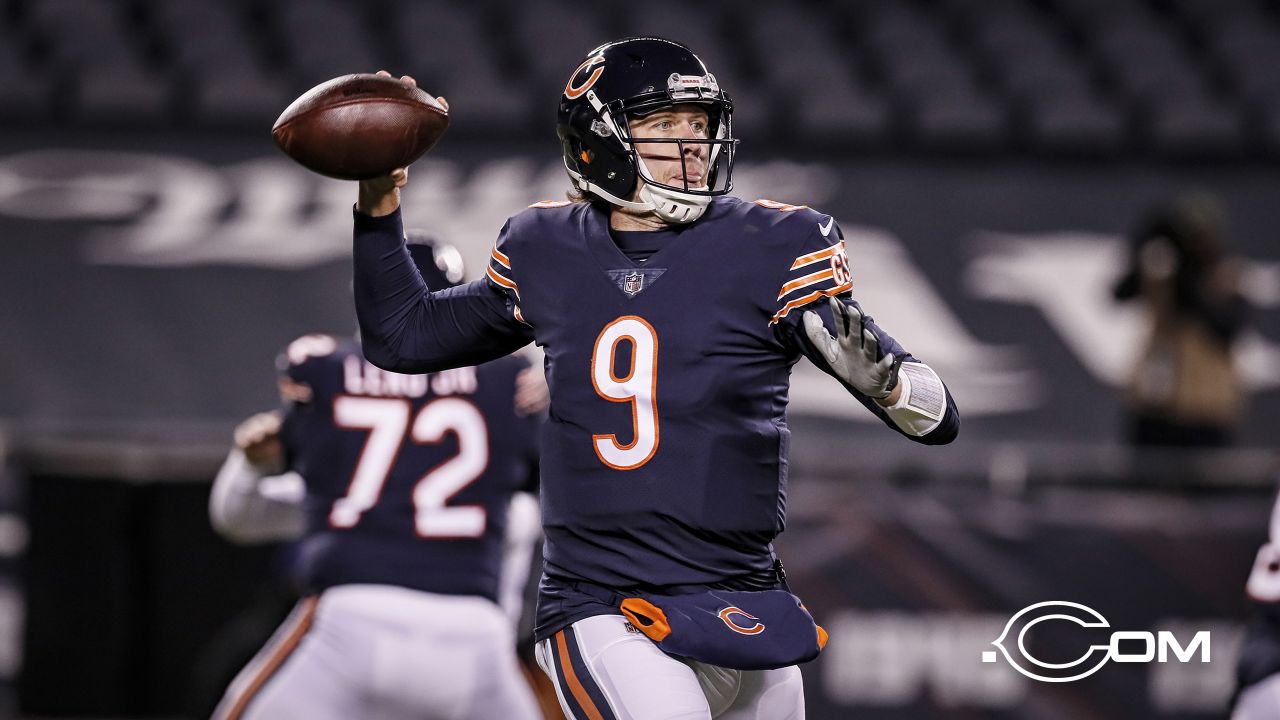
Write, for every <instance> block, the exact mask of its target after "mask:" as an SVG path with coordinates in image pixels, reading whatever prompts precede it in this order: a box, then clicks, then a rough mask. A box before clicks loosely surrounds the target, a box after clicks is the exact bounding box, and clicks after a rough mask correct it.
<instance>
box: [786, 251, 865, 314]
mask: <svg viewBox="0 0 1280 720" xmlns="http://www.w3.org/2000/svg"><path fill="white" fill-rule="evenodd" d="M851 289H853V278H852V277H851V275H850V274H849V259H848V257H847V256H846V255H845V251H844V241H843V240H842V241H840V242H837V243H836V244H834V245H831V246H829V247H825V248H822V249H821V250H815V251H813V252H810V253H806V254H804V255H801V256H799V257H797V258H796V259H795V260H794V261H792V263H791V267H790V269H789V271H788V273H787V278H786V281H785V282H783V284H782V287H781V288H780V289H779V290H778V311H777V312H775V313H774V314H773V318H772V319H771V320H770V321H769V324H770V325H772V324H774V323H777V322H778V321H779V320H781V319H783V318H784V317H786V316H787V315H789V314H791V311H792V310H795V309H796V308H801V307H804V306H805V305H808V304H810V303H812V302H815V301H817V300H821V299H822V298H825V297H831V296H832V295H839V294H840V293H843V292H848V291H849V290H851Z"/></svg>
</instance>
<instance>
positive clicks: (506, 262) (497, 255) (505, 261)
mask: <svg viewBox="0 0 1280 720" xmlns="http://www.w3.org/2000/svg"><path fill="white" fill-rule="evenodd" d="M490 255H492V256H493V259H494V260H497V261H498V264H499V265H501V266H502V267H504V268H506V269H508V270H510V269H511V258H509V257H507V256H506V254H505V253H503V252H502V251H501V250H499V249H498V248H496V247H495V248H494V249H493V252H492V253H490Z"/></svg>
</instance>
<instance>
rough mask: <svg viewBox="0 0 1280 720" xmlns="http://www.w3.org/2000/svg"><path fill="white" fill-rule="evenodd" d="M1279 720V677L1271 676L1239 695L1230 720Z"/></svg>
mask: <svg viewBox="0 0 1280 720" xmlns="http://www.w3.org/2000/svg"><path fill="white" fill-rule="evenodd" d="M1274 718H1280V675H1272V676H1271V677H1269V678H1267V679H1266V680H1263V681H1262V682H1260V683H1258V684H1256V685H1252V686H1250V687H1249V688H1248V689H1247V690H1245V691H1244V692H1242V693H1240V698H1239V699H1238V700H1237V701H1236V709H1235V712H1233V713H1232V714H1231V720H1274Z"/></svg>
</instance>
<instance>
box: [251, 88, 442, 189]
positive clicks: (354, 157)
mask: <svg viewBox="0 0 1280 720" xmlns="http://www.w3.org/2000/svg"><path fill="white" fill-rule="evenodd" d="M448 127H449V111H448V110H447V109H445V107H444V106H443V105H441V104H440V102H439V101H438V100H436V99H435V98H434V97H432V96H431V95H428V94H427V93H425V92H423V91H422V90H421V89H420V88H411V87H406V86H405V85H404V83H402V82H400V81H399V80H397V79H395V78H390V77H384V76H381V75H373V74H370V73H359V74H355V75H343V76H342V77H339V78H334V79H332V80H330V81H328V82H326V83H321V84H320V85H317V86H315V87H313V88H311V89H310V90H308V91H307V92H306V93H304V94H303V95H302V96H301V97H299V98H298V99H297V100H294V101H293V103H292V104H290V105H289V107H287V108H285V110H284V112H283V113H281V114H280V118H279V119H278V120H276V124H275V125H274V126H273V127H272V128H271V137H272V138H274V139H275V141H276V145H277V146H279V147H280V149H281V150H283V151H284V154H285V155H288V156H289V157H291V158H293V159H294V160H297V161H298V162H299V163H301V164H302V166H303V167H306V168H307V169H308V170H312V171H314V172H318V173H320V174H321V175H328V176H329V177H333V178H338V179H341V180H365V179H368V178H374V177H379V176H382V175H386V174H387V173H389V172H391V171H392V170H394V169H396V168H398V167H406V166H408V165H409V164H410V163H412V162H413V161H414V160H417V159H418V158H420V157H422V155H423V154H424V153H426V152H427V151H428V150H430V149H431V147H432V146H433V145H435V144H436V141H437V140H439V139H440V136H441V135H443V134H444V131H445V129H447V128H448Z"/></svg>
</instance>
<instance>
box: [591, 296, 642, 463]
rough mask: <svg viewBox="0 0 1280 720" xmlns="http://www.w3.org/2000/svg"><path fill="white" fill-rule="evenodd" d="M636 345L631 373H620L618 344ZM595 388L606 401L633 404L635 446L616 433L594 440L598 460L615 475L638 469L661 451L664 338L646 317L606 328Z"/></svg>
mask: <svg viewBox="0 0 1280 720" xmlns="http://www.w3.org/2000/svg"><path fill="white" fill-rule="evenodd" d="M624 341H625V342H629V343H631V369H630V370H629V371H628V372H627V374H626V375H625V376H623V377H618V375H617V374H616V373H615V372H614V368H615V366H616V361H617V357H618V345H619V344H620V343H622V342H624ZM591 384H592V386H594V387H595V389H596V394H598V395H599V396H600V397H602V398H604V399H605V400H608V401H609V402H615V403H630V404H631V426H632V432H633V434H632V437H631V442H630V443H627V444H626V445H623V444H622V443H621V442H619V441H618V436H617V435H614V434H605V435H592V436H591V441H592V443H593V444H594V445H595V450H596V456H597V457H599V458H600V462H602V463H604V464H605V465H608V466H609V467H611V468H613V469H614V470H635V469H636V468H638V467H641V466H642V465H644V464H645V463H647V462H649V459H650V458H652V457H653V454H654V453H655V452H657V451H658V404H657V400H656V396H657V393H658V334H657V333H656V332H654V330H653V326H652V325H650V324H649V323H648V322H646V321H645V320H644V318H641V317H637V316H635V315H624V316H622V317H620V318H618V319H617V320H614V321H613V322H611V323H609V324H608V325H605V326H604V329H603V330H601V331H600V336H599V337H598V338H596V345H595V348H594V349H593V350H592V352H591Z"/></svg>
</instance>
